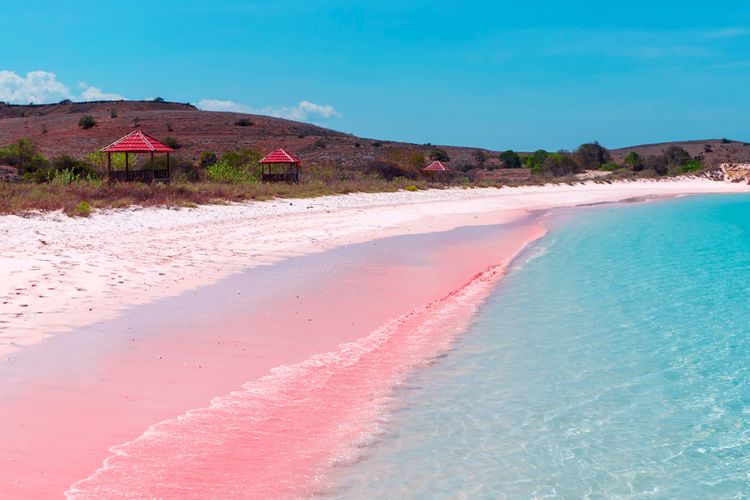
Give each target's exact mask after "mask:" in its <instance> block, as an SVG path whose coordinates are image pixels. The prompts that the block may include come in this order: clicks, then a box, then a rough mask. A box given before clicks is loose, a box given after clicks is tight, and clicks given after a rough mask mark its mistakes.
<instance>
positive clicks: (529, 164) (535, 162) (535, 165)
mask: <svg viewBox="0 0 750 500" xmlns="http://www.w3.org/2000/svg"><path fill="white" fill-rule="evenodd" d="M548 156H549V153H548V152H547V151H545V150H543V149H539V150H537V151H535V152H534V153H533V154H531V155H529V156H528V157H527V158H526V161H525V162H524V166H525V167H526V168H530V169H531V173H532V174H539V173H541V172H542V166H543V165H544V161H545V160H546V159H547V157H548Z"/></svg>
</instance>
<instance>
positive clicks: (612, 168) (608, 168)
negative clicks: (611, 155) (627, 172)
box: [599, 161, 620, 172]
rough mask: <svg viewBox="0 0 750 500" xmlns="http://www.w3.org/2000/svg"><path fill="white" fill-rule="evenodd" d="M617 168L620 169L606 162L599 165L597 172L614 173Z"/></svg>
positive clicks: (610, 162) (613, 163) (615, 164)
mask: <svg viewBox="0 0 750 500" xmlns="http://www.w3.org/2000/svg"><path fill="white" fill-rule="evenodd" d="M618 168H620V166H619V165H618V164H617V163H615V162H613V161H608V162H607V163H602V164H601V165H599V170H602V171H604V172H614V171H615V170H617V169H618Z"/></svg>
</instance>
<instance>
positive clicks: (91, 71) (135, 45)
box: [0, 0, 750, 150]
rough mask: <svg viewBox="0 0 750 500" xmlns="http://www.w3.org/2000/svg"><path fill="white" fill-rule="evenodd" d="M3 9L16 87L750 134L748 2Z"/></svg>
mask: <svg viewBox="0 0 750 500" xmlns="http://www.w3.org/2000/svg"><path fill="white" fill-rule="evenodd" d="M2 6H3V18H4V22H3V29H2V30H0V43H2V47H3V49H2V50H1V51H0V100H5V101H14V102H28V101H29V100H33V99H31V98H34V99H35V100H36V102H42V101H48V102H55V101H59V100H60V99H63V98H65V97H67V96H70V97H72V98H74V99H84V98H96V97H117V96H124V97H127V98H130V99H142V98H149V97H155V96H160V97H163V98H165V99H167V100H174V101H181V102H191V103H194V104H199V103H202V105H203V106H204V107H206V108H210V109H241V110H248V111H256V112H258V111H259V112H265V113H270V114H275V115H280V116H287V117H292V118H297V119H303V120H307V121H311V122H314V123H318V124H321V125H324V126H327V127H330V128H334V129H337V130H341V131H344V132H350V133H354V134H357V135H362V136H366V137H373V138H381V139H393V140H405V141H411V142H417V143H425V142H431V143H434V144H456V145H470V146H481V147H487V148H492V149H507V148H512V149H516V150H531V149H537V148H546V149H550V150H557V149H561V148H569V149H570V148H574V147H575V146H577V145H578V144H580V143H581V142H585V141H591V140H598V141H600V142H601V143H602V144H604V145H606V146H609V147H618V146H625V145H632V144H639V143H647V142H661V141H667V140H682V139H705V138H720V137H729V138H733V139H740V140H746V139H750V134H748V133H747V130H748V117H749V116H750V99H749V97H748V90H749V89H750V85H749V84H750V6H748V5H747V3H746V2H742V1H720V0H719V1H715V2H711V3H706V2H696V1H690V0H685V1H682V2H676V1H662V2H657V1H653V0H651V1H649V2H646V1H641V0H634V1H630V2H606V3H605V2H592V1H587V2H584V1H577V0H568V1H554V2H552V1H547V2H544V1H534V0H516V1H497V2H482V1H476V2H473V3H462V2H455V1H454V2H442V1H421V0H420V1H412V2H408V1H406V0H402V1H392V0H379V1H373V2H369V1H368V2H356V1H353V0H350V1H339V0H328V1H322V0H320V1H318V0H308V1H304V2H302V1H297V2H292V1H284V0H279V1H264V2H261V1H245V2H239V1H215V2H211V1H201V2H197V1H191V0H182V1H172V0H161V1H160V2H146V1H141V0H130V1H128V2H106V5H105V2H97V1H89V2H85V1H76V0H69V1H67V2H64V3H62V4H61V3H59V2H53V1H34V0H28V1H26V2H3V4H2ZM30 72H43V73H33V74H32V75H31V76H29V73H30ZM48 73H52V74H54V75H53V76H50V75H49V74H48Z"/></svg>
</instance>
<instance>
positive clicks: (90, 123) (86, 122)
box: [78, 115, 96, 130]
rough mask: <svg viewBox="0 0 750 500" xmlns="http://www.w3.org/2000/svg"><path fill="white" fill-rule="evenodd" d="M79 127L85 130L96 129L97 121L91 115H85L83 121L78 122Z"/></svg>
mask: <svg viewBox="0 0 750 500" xmlns="http://www.w3.org/2000/svg"><path fill="white" fill-rule="evenodd" d="M78 126H79V127H81V128H82V129H83V130H88V129H90V128H94V127H96V119H95V118H94V117H93V116H91V115H83V116H82V117H81V119H80V120H78Z"/></svg>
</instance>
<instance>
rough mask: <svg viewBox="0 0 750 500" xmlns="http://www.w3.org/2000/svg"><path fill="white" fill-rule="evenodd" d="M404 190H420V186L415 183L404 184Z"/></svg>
mask: <svg viewBox="0 0 750 500" xmlns="http://www.w3.org/2000/svg"><path fill="white" fill-rule="evenodd" d="M404 191H419V188H418V187H417V186H414V185H410V186H404Z"/></svg>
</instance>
